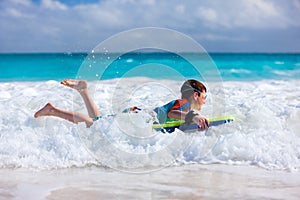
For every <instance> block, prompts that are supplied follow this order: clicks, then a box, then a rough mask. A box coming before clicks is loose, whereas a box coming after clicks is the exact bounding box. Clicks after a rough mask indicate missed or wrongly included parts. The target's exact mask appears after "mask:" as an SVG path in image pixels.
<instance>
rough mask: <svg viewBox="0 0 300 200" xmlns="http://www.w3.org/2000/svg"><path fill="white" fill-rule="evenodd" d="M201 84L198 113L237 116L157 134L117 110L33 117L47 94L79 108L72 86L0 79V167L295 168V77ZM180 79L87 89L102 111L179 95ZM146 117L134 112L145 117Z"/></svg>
mask: <svg viewBox="0 0 300 200" xmlns="http://www.w3.org/2000/svg"><path fill="white" fill-rule="evenodd" d="M150 82H151V84H152V85H153V87H151V84H150ZM206 84H207V85H208V88H209V91H208V99H207V103H206V105H204V107H203V111H202V114H203V115H204V116H207V117H215V116H219V115H233V116H235V117H236V118H237V121H235V122H234V123H232V124H227V125H223V126H219V127H212V128H210V129H209V130H208V131H206V132H196V133H185V134H184V133H182V132H180V131H176V133H175V134H160V133H159V134H158V133H156V132H153V131H152V130H151V127H150V128H149V127H148V128H147V123H145V124H144V125H141V124H140V126H137V127H134V126H132V124H131V125H130V123H131V121H130V120H133V119H134V120H138V119H136V118H129V122H128V123H127V122H125V123H123V122H124V121H126V117H125V118H118V119H122V120H121V121H118V120H117V121H116V120H115V118H113V117H108V118H103V119H101V120H99V121H98V122H97V123H96V124H95V125H94V126H92V128H90V129H86V128H85V127H84V124H80V125H74V124H72V123H70V122H67V121H64V120H61V119H58V118H53V117H44V118H39V119H35V118H33V114H34V112H35V111H37V110H38V109H40V108H41V107H42V106H44V105H45V104H46V103H47V102H52V103H53V104H54V105H56V106H57V107H59V108H62V109H67V110H75V111H80V112H84V113H86V110H85V108H84V106H83V102H82V100H81V98H80V96H79V95H78V94H77V93H76V92H74V91H73V90H72V89H70V88H65V87H64V86H61V85H60V84H59V83H58V82H56V81H48V82H35V83H33V82H15V83H0V88H1V94H3V96H1V97H0V98H1V104H0V110H1V112H0V129H1V132H0V138H1V140H0V167H5V168H8V167H26V168H38V169H49V168H65V167H71V166H86V165H92V164H99V163H98V162H99V161H100V162H101V163H102V165H108V166H111V167H116V168H127V169H130V170H136V169H137V168H140V167H142V168H143V167H146V168H148V169H154V168H157V167H165V166H167V165H173V164H174V163H224V164H243V165H255V166H261V167H263V168H268V169H279V170H298V169H299V167H300V139H299V137H300V133H299V128H300V127H299V119H300V98H299V97H300V91H299V88H298V86H299V84H300V81H299V80H290V81H272V80H269V81H259V82H224V83H206ZM180 85H181V82H175V81H166V80H161V81H154V80H148V79H142V78H139V79H129V80H125V81H124V80H123V81H120V80H109V81H102V82H93V83H91V87H90V91H91V94H92V96H93V98H94V99H95V102H96V104H97V105H98V107H99V109H100V111H101V113H102V114H103V115H107V114H112V113H115V112H119V111H120V110H121V108H125V107H127V106H128V105H132V106H134V105H136V104H138V105H136V106H141V107H143V108H144V109H146V110H148V111H149V110H151V109H152V108H154V107H156V106H159V105H162V104H163V103H166V102H168V101H169V100H171V99H174V98H179V97H180V94H179V89H180ZM147 113H148V112H147ZM144 114H145V113H144ZM151 117H152V116H147V114H145V115H143V116H142V117H141V118H142V119H145V121H147V120H148V121H149V120H151ZM120 122H121V123H120ZM112 124H114V126H112ZM115 124H116V125H115ZM120 124H121V125H120ZM127 124H128V125H127ZM128 130H130V131H128ZM87 147H88V148H87ZM91 148H94V149H91Z"/></svg>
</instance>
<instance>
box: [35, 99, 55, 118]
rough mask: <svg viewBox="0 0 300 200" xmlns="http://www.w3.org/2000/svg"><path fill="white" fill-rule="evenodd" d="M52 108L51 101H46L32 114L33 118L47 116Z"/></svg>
mask: <svg viewBox="0 0 300 200" xmlns="http://www.w3.org/2000/svg"><path fill="white" fill-rule="evenodd" d="M53 109H54V106H53V105H52V104H51V103H47V104H46V105H45V106H44V107H43V108H42V109H40V110H39V111H37V112H36V113H35V114H34V117H35V118H38V117H41V116H48V115H50V113H51V111H52V110H53Z"/></svg>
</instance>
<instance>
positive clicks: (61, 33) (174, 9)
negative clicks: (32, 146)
mask: <svg viewBox="0 0 300 200" xmlns="http://www.w3.org/2000/svg"><path fill="white" fill-rule="evenodd" d="M149 26H151V27H161V28H169V29H174V30H176V31H179V32H181V33H184V34H186V35H188V36H190V37H192V38H193V39H195V40H196V41H197V42H199V44H201V45H202V46H203V47H204V48H205V49H206V50H207V51H209V52H300V0H227V1H224V0H212V1H207V0H190V1H181V0H100V1H99V0H1V1H0V30H1V33H0V52H89V51H91V50H92V49H93V48H94V47H95V46H97V45H98V44H99V43H100V42H101V41H103V40H105V39H107V38H108V37H111V36H112V35H114V34H117V33H119V32H121V31H125V30H129V29H132V28H141V27H149ZM120 45H121V44H120Z"/></svg>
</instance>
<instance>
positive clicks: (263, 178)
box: [0, 164, 300, 200]
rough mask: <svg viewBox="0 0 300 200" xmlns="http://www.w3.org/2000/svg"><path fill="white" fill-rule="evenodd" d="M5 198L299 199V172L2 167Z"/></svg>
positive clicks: (231, 168)
mask: <svg viewBox="0 0 300 200" xmlns="http://www.w3.org/2000/svg"><path fill="white" fill-rule="evenodd" d="M0 175H1V177H3V178H2V179H1V181H0V188H1V190H0V191H1V192H0V198H5V199H48V200H51V199H99V198H101V199H108V198H119V199H157V198H160V199H187V198H188V199H195V198H196V199H199V198H201V199H241V198H242V199H254V198H255V199H299V198H300V194H299V192H298V191H299V189H300V172H285V171H276V170H272V171H268V170H264V169H260V168H257V167H254V166H234V165H223V164H213V165H201V164H191V165H183V166H173V167H168V168H164V169H162V170H159V171H156V172H152V173H144V174H133V173H125V172H120V171H115V170H113V169H106V168H99V167H88V168H68V169H58V170H44V171H34V170H28V169H24V168H20V169H0Z"/></svg>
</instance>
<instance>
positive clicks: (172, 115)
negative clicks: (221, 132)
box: [168, 110, 209, 131]
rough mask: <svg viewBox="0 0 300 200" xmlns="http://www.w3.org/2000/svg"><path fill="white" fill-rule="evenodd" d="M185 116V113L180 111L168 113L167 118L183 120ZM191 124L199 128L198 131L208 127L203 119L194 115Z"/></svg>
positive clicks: (207, 123) (206, 121)
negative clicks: (193, 123)
mask: <svg viewBox="0 0 300 200" xmlns="http://www.w3.org/2000/svg"><path fill="white" fill-rule="evenodd" d="M186 115H187V112H182V111H180V110H171V111H169V112H168V117H169V118H174V119H179V120H185V117H186ZM193 122H195V124H197V125H198V126H199V129H200V130H201V131H203V130H205V129H207V128H208V126H209V122H208V120H207V119H206V118H205V117H202V116H199V115H196V116H194V117H193Z"/></svg>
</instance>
